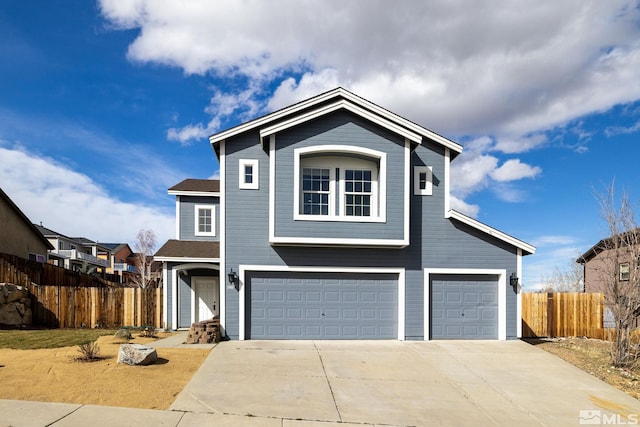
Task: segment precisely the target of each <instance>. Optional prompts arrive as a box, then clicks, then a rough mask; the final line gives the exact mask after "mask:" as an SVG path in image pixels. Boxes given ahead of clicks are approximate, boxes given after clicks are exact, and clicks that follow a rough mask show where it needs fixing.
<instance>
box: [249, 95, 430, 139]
mask: <svg viewBox="0 0 640 427" xmlns="http://www.w3.org/2000/svg"><path fill="white" fill-rule="evenodd" d="M342 109H344V110H347V111H350V112H352V113H354V114H357V115H359V116H360V117H363V118H365V119H367V120H369V121H371V122H373V123H376V124H377V125H380V126H382V127H384V128H386V129H388V130H390V131H391V132H394V133H396V134H398V135H401V136H403V137H405V138H407V139H410V140H411V141H413V142H415V143H416V144H421V143H422V136H421V135H419V134H417V133H415V132H412V131H410V130H408V129H406V128H404V127H401V126H398V125H397V124H395V123H393V122H391V121H390V120H387V119H386V118H384V117H381V116H380V115H378V114H373V113H371V112H369V111H367V110H365V109H364V108H361V107H359V106H357V105H355V104H353V103H351V102H349V101H347V100H340V101H337V102H334V103H332V104H328V105H323V106H322V107H320V108H318V109H315V110H311V111H307V112H305V113H302V114H300V115H298V116H295V117H292V118H290V119H287V120H284V121H282V122H279V123H276V124H274V125H271V126H268V127H265V128H262V129H260V138H261V139H262V138H265V137H267V136H270V135H273V134H276V133H278V132H282V131H283V130H286V129H289V128H291V127H293V126H297V125H299V124H302V123H304V122H307V121H309V120H313V119H315V118H318V117H321V116H324V115H326V114H329V113H332V112H334V111H338V110H342Z"/></svg>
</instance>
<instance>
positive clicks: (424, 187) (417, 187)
mask: <svg viewBox="0 0 640 427" xmlns="http://www.w3.org/2000/svg"><path fill="white" fill-rule="evenodd" d="M432 175H433V172H432V168H431V166H414V167H413V194H415V195H416V196H431V194H433V188H432V185H433V184H432V181H433V178H432Z"/></svg>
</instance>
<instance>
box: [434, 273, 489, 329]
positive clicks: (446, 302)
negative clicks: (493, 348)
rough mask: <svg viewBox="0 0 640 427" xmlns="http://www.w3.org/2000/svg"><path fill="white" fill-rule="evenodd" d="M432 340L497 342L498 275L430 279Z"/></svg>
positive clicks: (446, 276) (444, 276) (436, 277)
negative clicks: (493, 340) (494, 340)
mask: <svg viewBox="0 0 640 427" xmlns="http://www.w3.org/2000/svg"><path fill="white" fill-rule="evenodd" d="M430 290H431V295H430V305H431V313H430V316H431V321H430V327H431V338H432V339H497V338H498V278H497V276H495V275H446V274H437V275H432V276H431V283H430Z"/></svg>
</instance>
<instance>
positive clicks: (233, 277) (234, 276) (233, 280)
mask: <svg viewBox="0 0 640 427" xmlns="http://www.w3.org/2000/svg"><path fill="white" fill-rule="evenodd" d="M227 277H228V279H229V284H230V285H232V286H233V287H235V288H236V289H238V288H239V286H238V284H239V280H238V273H236V272H235V271H233V268H232V269H231V271H230V272H229V274H228V275H227Z"/></svg>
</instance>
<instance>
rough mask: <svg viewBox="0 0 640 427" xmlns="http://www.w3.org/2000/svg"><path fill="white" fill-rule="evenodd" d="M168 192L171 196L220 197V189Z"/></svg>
mask: <svg viewBox="0 0 640 427" xmlns="http://www.w3.org/2000/svg"><path fill="white" fill-rule="evenodd" d="M167 193H168V194H169V195H171V196H174V195H175V196H204V197H220V192H218V191H189V190H169V191H167Z"/></svg>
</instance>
